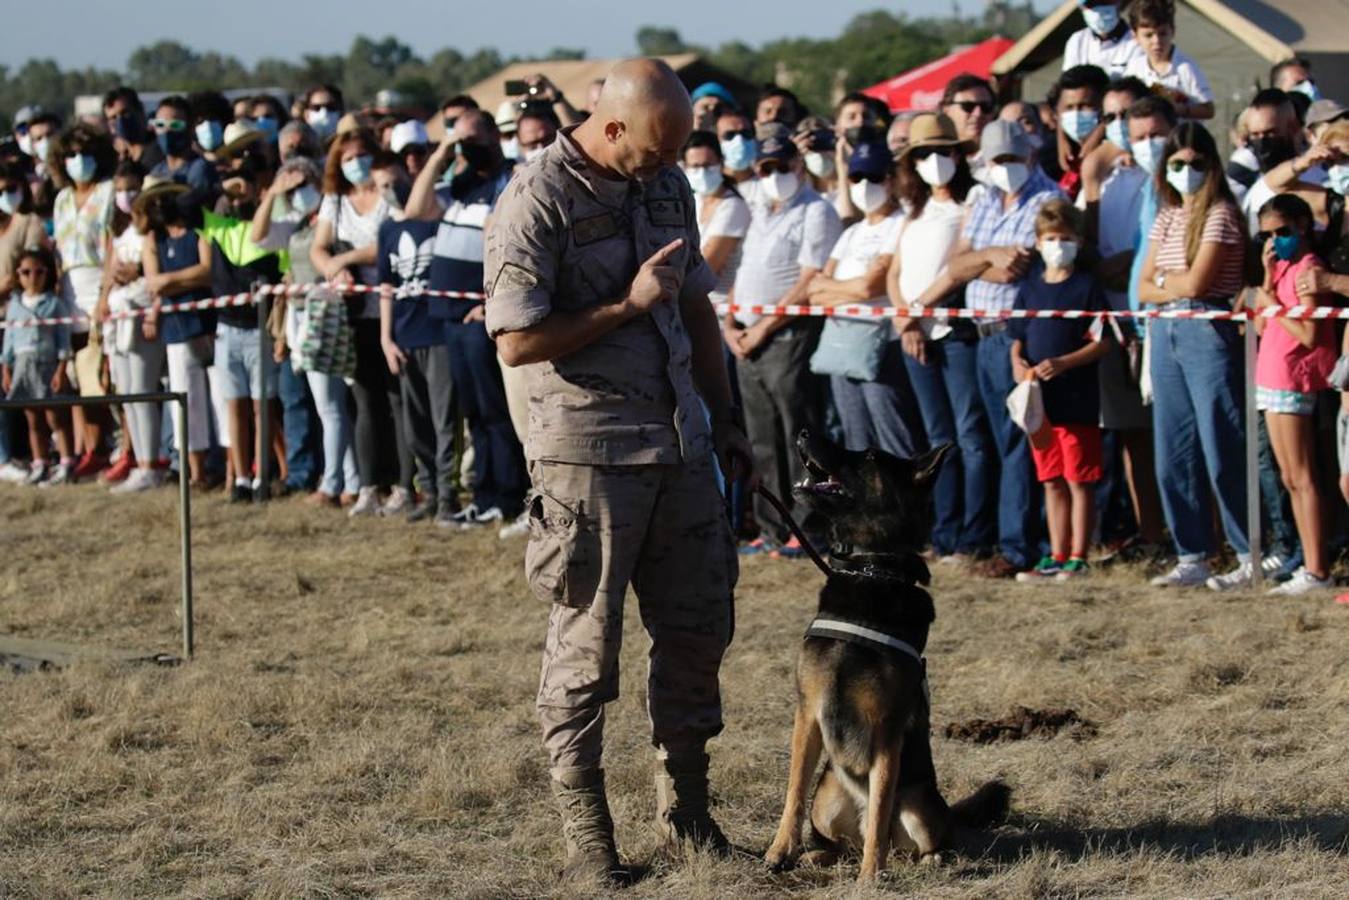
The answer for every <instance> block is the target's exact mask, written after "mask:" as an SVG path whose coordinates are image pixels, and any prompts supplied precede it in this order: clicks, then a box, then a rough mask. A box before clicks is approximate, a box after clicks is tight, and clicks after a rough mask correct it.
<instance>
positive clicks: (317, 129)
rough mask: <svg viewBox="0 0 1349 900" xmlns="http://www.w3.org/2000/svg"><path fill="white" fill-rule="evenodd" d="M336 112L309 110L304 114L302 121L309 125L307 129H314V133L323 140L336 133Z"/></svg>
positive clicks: (330, 110)
mask: <svg viewBox="0 0 1349 900" xmlns="http://www.w3.org/2000/svg"><path fill="white" fill-rule="evenodd" d="M338 118H339V117H338V115H337V110H334V109H311V110H309V111H308V112H307V113H305V116H304V120H305V121H306V122H308V123H309V127H310V128H312V129H314V133H315V134H317V135H318V136H319V140H323V139H324V138H326V137H328V136H329V135H331V134H334V133H335V132H336V131H337V120H338Z"/></svg>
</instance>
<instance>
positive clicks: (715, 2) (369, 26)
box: [0, 0, 1055, 70]
mask: <svg viewBox="0 0 1349 900" xmlns="http://www.w3.org/2000/svg"><path fill="white" fill-rule="evenodd" d="M960 5H961V9H962V10H963V12H964V13H965V14H966V15H969V14H973V13H976V12H978V11H981V10H982V9H983V3H982V2H981V0H964V2H962V3H961V4H960ZM1053 5H1055V4H1054V3H1053V0H1037V2H1036V8H1037V9H1040V10H1042V11H1043V10H1044V9H1046V8H1047V7H1052V6H1053ZM26 8H27V9H28V14H25V15H19V16H13V15H11V16H8V17H7V21H6V23H5V40H4V41H3V42H0V64H3V65H6V66H9V67H10V68H11V69H14V68H17V67H19V66H21V65H22V64H23V63H24V62H26V61H27V60H28V59H29V58H32V57H52V58H55V59H56V60H57V61H58V63H59V64H60V65H61V67H62V68H68V69H77V68H84V67H86V66H97V67H99V68H109V69H118V70H120V69H122V68H124V67H125V65H126V60H127V56H128V55H129V54H130V52H131V50H133V49H134V48H136V47H138V46H141V45H144V44H150V43H153V42H154V41H156V40H160V39H164V38H169V39H172V40H176V41H179V42H181V43H183V44H186V45H187V46H189V47H191V48H193V49H195V50H198V51H207V50H214V51H216V52H219V53H225V54H229V55H231V56H235V57H237V58H239V59H240V60H241V61H242V62H244V63H245V64H247V65H252V64H253V63H254V62H256V61H257V60H258V59H259V58H260V57H264V56H270V57H280V58H290V59H296V60H298V59H299V57H301V56H302V55H304V54H305V53H346V51H347V50H348V48H349V47H350V46H351V42H352V39H353V38H354V37H356V36H357V35H358V34H366V35H369V36H371V37H376V38H379V37H383V36H385V35H388V34H392V35H393V36H395V37H397V38H398V39H399V40H401V41H403V42H404V43H406V44H408V45H409V46H411V47H412V49H413V50H414V51H415V52H416V53H417V54H418V55H419V56H422V57H427V56H430V55H431V54H432V53H434V52H435V51H436V50H439V49H440V48H442V47H455V48H457V49H459V50H461V51H471V50H475V49H477V48H479V47H496V48H497V49H499V50H500V51H501V52H502V53H504V54H506V55H508V56H510V55H519V56H529V55H533V54H540V53H543V52H545V51H547V50H549V49H551V48H553V47H579V48H583V49H585V50H586V51H587V54H588V55H589V56H592V57H599V58H603V57H611V56H622V55H626V54H629V53H632V52H634V50H635V41H634V35H636V33H637V29H638V28H640V27H641V26H643V25H658V26H662V27H672V28H675V29H677V30H678V31H679V33H680V35H681V36H682V37H683V38H684V40H685V41H687V42H689V43H694V44H702V45H705V46H716V45H718V44H721V43H724V42H726V41H730V40H742V41H744V42H746V43H748V44H751V45H755V46H757V45H758V44H761V43H764V42H765V41H769V40H773V39H775V38H779V37H789V36H791V37H795V36H811V37H831V36H833V35H836V34H838V33H839V32H840V31H842V30H843V27H844V25H846V24H847V22H848V20H849V19H851V18H852V17H853V16H854V15H856V14H858V13H861V12H867V11H869V10H873V9H878V8H885V9H890V10H896V11H897V10H899V9H901V8H902V10H903V11H904V12H905V13H907V14H908V15H910V16H915V17H916V16H923V15H946V14H949V13H950V12H951V9H952V3H951V0H904V2H903V3H894V2H889V3H886V2H883V0H730V2H727V0H675V2H654V0H506V2H496V3H483V4H478V3H467V2H464V0H391V2H386V3H370V2H351V0H230V2H228V3H218V2H207V0H186V2H184V0H129V2H125V3H113V2H109V0H83V2H81V0H39V2H38V3H36V4H28V5H27V7H26ZM768 10H771V11H772V16H771V20H770V21H765V12H766V11H768ZM493 11H500V12H505V13H506V14H505V15H494V14H493Z"/></svg>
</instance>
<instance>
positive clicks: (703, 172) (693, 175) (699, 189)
mask: <svg viewBox="0 0 1349 900" xmlns="http://www.w3.org/2000/svg"><path fill="white" fill-rule="evenodd" d="M684 177H685V178H687V179H688V180H689V187H691V188H693V193H695V194H698V195H700V196H704V197H705V196H707V195H708V194H711V193H714V192H715V191H716V189H717V188H719V187H721V182H722V180H723V176H722V174H721V169H718V168H717V167H716V166H689V167H688V168H687V169H685V170H684Z"/></svg>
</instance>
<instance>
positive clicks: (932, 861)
mask: <svg viewBox="0 0 1349 900" xmlns="http://www.w3.org/2000/svg"><path fill="white" fill-rule="evenodd" d="M945 862H946V857H945V856H944V855H943V854H942V852H941V851H940V850H934V851H932V852H931V853H924V854H922V855H921V856H919V857H918V865H920V866H927V867H930V868H936V867H937V866H940V865H943V864H944V863H945Z"/></svg>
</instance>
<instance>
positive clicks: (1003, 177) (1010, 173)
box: [988, 162, 1030, 194]
mask: <svg viewBox="0 0 1349 900" xmlns="http://www.w3.org/2000/svg"><path fill="white" fill-rule="evenodd" d="M1028 178H1030V169H1029V168H1028V167H1027V166H1026V164H1025V163H1021V162H1015V163H994V164H993V165H991V166H989V167H988V183H989V184H991V185H993V186H994V187H995V188H997V189H998V190H1000V191H1002V192H1003V193H1004V194H1015V193H1016V192H1017V191H1019V190H1021V186H1022V185H1023V184H1025V183H1026V180H1027V179H1028Z"/></svg>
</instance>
